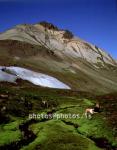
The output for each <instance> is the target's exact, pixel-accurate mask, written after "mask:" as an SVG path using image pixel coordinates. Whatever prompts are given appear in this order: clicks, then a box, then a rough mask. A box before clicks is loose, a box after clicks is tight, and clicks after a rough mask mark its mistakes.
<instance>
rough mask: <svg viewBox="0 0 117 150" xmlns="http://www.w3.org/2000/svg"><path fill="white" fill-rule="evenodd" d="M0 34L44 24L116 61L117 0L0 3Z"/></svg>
mask: <svg viewBox="0 0 117 150" xmlns="http://www.w3.org/2000/svg"><path fill="white" fill-rule="evenodd" d="M0 18H1V19H0V32H3V31H5V30H8V29H9V28H12V27H13V26H15V25H18V24H23V23H29V24H34V23H37V22H40V21H44V20H45V21H47V22H51V23H53V24H55V25H56V26H58V27H59V28H62V29H68V30H70V31H72V32H73V33H74V35H75V36H78V37H80V38H81V39H83V40H85V41H87V42H90V43H92V44H95V45H97V46H98V47H100V48H102V49H104V50H105V51H106V52H108V53H109V54H111V55H112V57H113V58H115V59H117V0H0Z"/></svg>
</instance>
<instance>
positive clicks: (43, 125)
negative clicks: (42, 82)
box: [0, 83, 117, 150]
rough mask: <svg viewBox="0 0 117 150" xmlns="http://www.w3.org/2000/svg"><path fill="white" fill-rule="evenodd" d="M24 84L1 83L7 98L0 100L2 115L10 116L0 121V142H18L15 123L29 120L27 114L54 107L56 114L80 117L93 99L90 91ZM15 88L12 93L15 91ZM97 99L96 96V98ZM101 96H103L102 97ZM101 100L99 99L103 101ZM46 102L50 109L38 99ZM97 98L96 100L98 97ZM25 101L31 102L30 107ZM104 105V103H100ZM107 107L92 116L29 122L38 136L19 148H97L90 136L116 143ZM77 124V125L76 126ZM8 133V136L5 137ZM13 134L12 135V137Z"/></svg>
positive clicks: (0, 90) (64, 149)
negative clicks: (3, 109) (90, 117)
mask: <svg viewBox="0 0 117 150" xmlns="http://www.w3.org/2000/svg"><path fill="white" fill-rule="evenodd" d="M29 85H30V84H29V83H23V85H20V86H18V85H17V86H14V85H11V84H1V86H0V94H7V93H8V95H9V98H7V99H0V101H1V102H0V106H1V107H3V106H6V108H7V110H6V111H5V112H4V113H3V114H2V115H4V116H7V117H8V118H9V122H7V121H6V122H5V123H1V126H0V131H1V132H0V141H1V142H0V145H9V144H10V143H12V141H15V142H16V141H20V140H21V139H22V136H23V135H22V133H21V132H20V130H19V128H18V126H19V124H21V122H27V121H28V114H29V113H43V112H44V113H46V112H48V111H50V110H52V109H53V108H54V111H55V112H56V113H65V114H66V113H72V114H74V113H75V114H80V116H82V114H83V112H84V110H85V108H87V107H91V106H92V105H94V103H95V102H96V98H95V97H92V95H90V93H89V94H88V93H85V92H84V93H83V92H69V91H65V90H54V89H53V90H51V89H50V90H48V89H46V88H39V87H36V86H32V85H30V88H29ZM14 91H15V93H14ZM97 99H98V98H97ZM103 99H104V98H103ZM103 99H101V102H103ZM42 100H46V101H48V104H49V108H44V107H42V106H41V101H42ZM98 101H99V100H98ZM28 104H32V107H31V108H30V107H29V106H28ZM103 107H104V104H103ZM105 114H106V110H105V109H104V111H103V112H101V113H99V114H95V115H94V116H93V118H92V119H90V120H89V119H86V118H84V117H83V118H79V119H58V120H57V119H52V120H46V121H42V122H40V121H41V120H37V122H35V123H32V124H31V125H30V126H29V128H30V130H31V131H33V133H35V135H36V136H37V137H36V139H35V140H33V141H31V142H30V143H29V144H27V145H22V147H21V148H20V149H22V150H29V149H30V150H35V149H42V150H51V149H56V150H60V149H61V150H71V149H73V150H98V149H100V148H98V147H97V146H96V145H95V143H94V142H93V141H92V140H91V139H90V137H92V136H93V137H95V138H102V137H105V138H106V139H108V141H109V142H110V143H111V144H112V145H115V144H116V143H117V141H116V140H115V137H116V133H115V132H113V130H112V129H113V126H111V124H109V123H108V117H107V119H106V120H105ZM77 127H78V128H77ZM8 135H9V136H8ZM11 137H12V138H11Z"/></svg>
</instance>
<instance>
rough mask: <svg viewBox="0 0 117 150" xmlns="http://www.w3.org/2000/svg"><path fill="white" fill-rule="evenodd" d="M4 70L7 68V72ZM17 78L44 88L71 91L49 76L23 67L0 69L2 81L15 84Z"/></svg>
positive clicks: (0, 79)
mask: <svg viewBox="0 0 117 150" xmlns="http://www.w3.org/2000/svg"><path fill="white" fill-rule="evenodd" d="M3 68H5V71H2V69H3ZM7 72H8V73H7ZM17 78H21V79H23V80H27V81H29V82H31V83H33V84H35V85H39V86H43V87H49V88H58V89H70V87H69V86H67V85H66V84H64V83H63V82H61V81H59V80H58V79H56V78H54V77H51V76H49V75H45V74H42V73H37V72H34V71H31V70H28V69H25V68H21V67H14V66H11V67H0V81H8V82H15V80H16V79H17Z"/></svg>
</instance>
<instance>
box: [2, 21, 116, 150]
mask: <svg viewBox="0 0 117 150" xmlns="http://www.w3.org/2000/svg"><path fill="white" fill-rule="evenodd" d="M97 106H98V107H97ZM96 109H97V111H96ZM89 110H90V111H89ZM93 110H95V111H93ZM116 110H117V62H116V61H115V60H114V59H113V58H112V57H111V56H110V55H108V54H107V53H106V52H104V51H103V50H101V49H100V48H98V47H97V46H95V45H92V44H90V43H88V42H86V41H84V40H81V39H80V38H76V37H74V35H73V34H72V32H71V31H69V30H62V29H59V28H58V27H56V26H55V25H53V24H51V23H47V22H41V23H38V24H34V25H27V24H23V25H17V26H15V27H14V28H12V29H10V30H7V31H6V32H4V33H1V34H0V150H11V149H12V150H52V149H56V150H117V111H116ZM91 112H93V114H92V113H91Z"/></svg>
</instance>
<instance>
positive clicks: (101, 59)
mask: <svg viewBox="0 0 117 150" xmlns="http://www.w3.org/2000/svg"><path fill="white" fill-rule="evenodd" d="M66 31H67V33H69V34H67V36H64V35H66ZM66 37H68V38H66ZM69 37H70V38H69ZM6 39H11V40H18V41H24V42H28V43H30V44H35V45H41V46H44V47H46V48H49V49H51V50H53V51H60V52H61V54H62V55H63V57H69V58H72V59H75V58H79V57H80V58H83V59H86V60H87V61H89V62H91V63H96V64H98V65H99V64H101V65H104V64H105V63H108V64H111V65H115V64H116V61H114V60H113V59H112V57H111V56H110V55H108V54H107V53H105V52H104V51H103V50H101V49H100V48H98V47H97V46H95V45H92V44H89V43H87V42H86V41H83V40H81V39H79V38H76V37H74V36H73V34H72V33H71V32H70V31H68V30H61V29H58V28H57V27H56V26H54V25H53V24H51V23H47V22H41V23H38V24H34V25H27V24H26V25H25V24H22V25H18V26H16V27H15V28H12V29H10V30H8V31H6V32H4V33H2V34H0V40H6Z"/></svg>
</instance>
